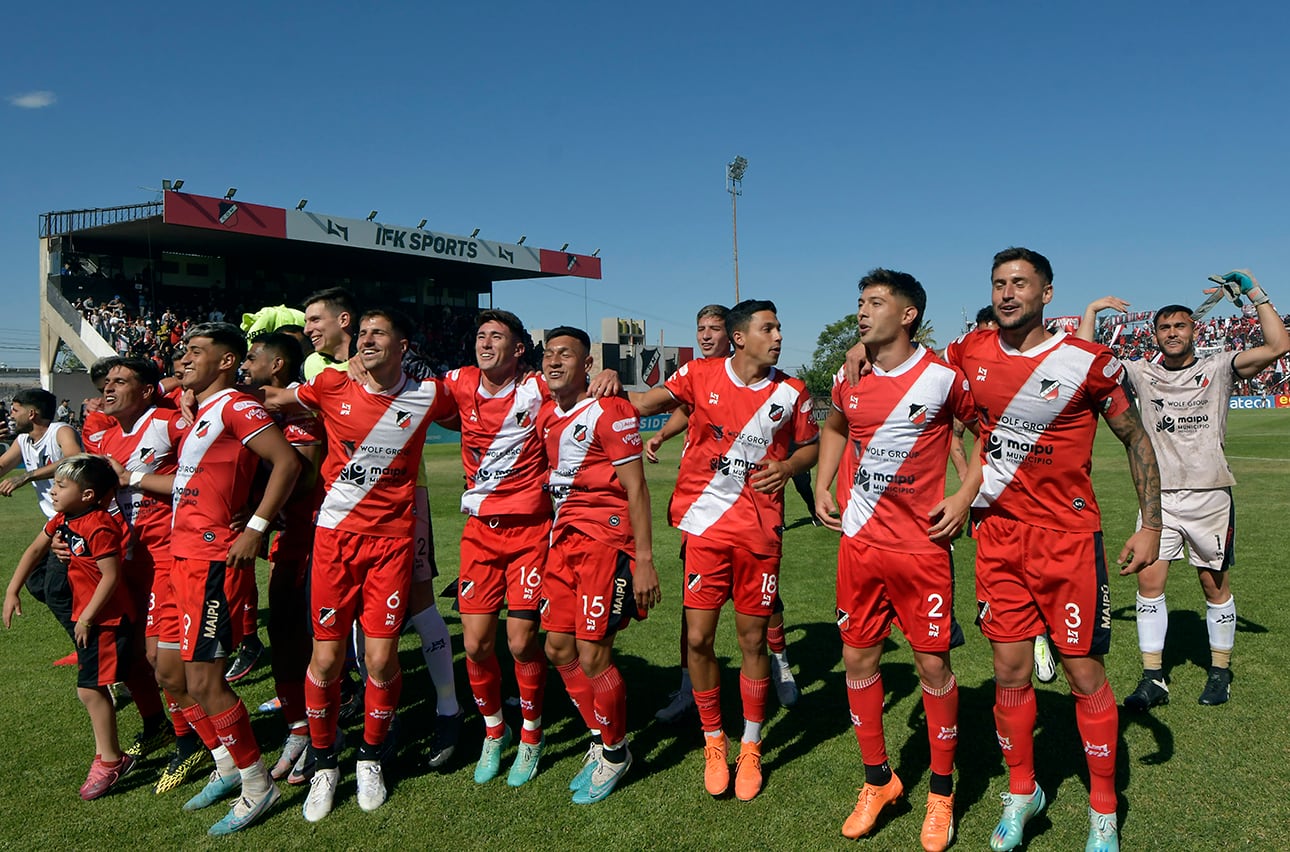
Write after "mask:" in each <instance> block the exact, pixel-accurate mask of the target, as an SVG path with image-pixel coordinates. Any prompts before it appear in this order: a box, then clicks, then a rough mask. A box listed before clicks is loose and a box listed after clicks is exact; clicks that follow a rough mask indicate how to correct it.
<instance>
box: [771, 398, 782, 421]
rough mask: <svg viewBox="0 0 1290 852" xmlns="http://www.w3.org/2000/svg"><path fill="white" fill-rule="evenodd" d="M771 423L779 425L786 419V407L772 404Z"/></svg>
mask: <svg viewBox="0 0 1290 852" xmlns="http://www.w3.org/2000/svg"><path fill="white" fill-rule="evenodd" d="M769 417H770V422H772V423H778V422H779V421H780V420H782V419H783V417H784V406H782V405H779V404H778V403H774V402H772V403H771V404H770V415H769Z"/></svg>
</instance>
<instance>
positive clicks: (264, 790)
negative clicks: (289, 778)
mask: <svg viewBox="0 0 1290 852" xmlns="http://www.w3.org/2000/svg"><path fill="white" fill-rule="evenodd" d="M238 772H240V773H242V795H243V796H245V797H246V798H248V799H250V800H251V801H256V800H257V799H262V798H264V797H265V796H267V795H268V794H269V788H270V787H271V786H273V780H272V779H271V778H270V777H269V771H268V770H267V769H265V768H264V758H260V759H259V760H257V761H256V762H255V763H252V764H251V765H250V766H248V767H246V768H245V769H239V770H238Z"/></svg>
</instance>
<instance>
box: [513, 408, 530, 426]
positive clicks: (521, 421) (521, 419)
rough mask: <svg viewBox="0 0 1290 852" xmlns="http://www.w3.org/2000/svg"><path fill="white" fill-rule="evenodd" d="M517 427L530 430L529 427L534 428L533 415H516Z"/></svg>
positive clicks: (524, 413)
mask: <svg viewBox="0 0 1290 852" xmlns="http://www.w3.org/2000/svg"><path fill="white" fill-rule="evenodd" d="M515 425H516V426H522V427H524V428H528V427H529V426H532V425H533V415H531V414H529V413H528V412H527V411H521V412H519V413H518V414H516V415H515Z"/></svg>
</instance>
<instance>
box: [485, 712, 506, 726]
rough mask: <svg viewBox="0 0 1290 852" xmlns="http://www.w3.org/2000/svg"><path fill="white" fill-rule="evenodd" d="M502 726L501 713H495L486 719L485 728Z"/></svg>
mask: <svg viewBox="0 0 1290 852" xmlns="http://www.w3.org/2000/svg"><path fill="white" fill-rule="evenodd" d="M500 724H502V714H501V713H500V712H497V713H493V714H491V715H489V716H485V717H484V725H485V727H489V728H492V727H496V726H497V725H500Z"/></svg>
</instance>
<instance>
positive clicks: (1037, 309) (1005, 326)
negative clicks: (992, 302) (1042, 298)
mask: <svg viewBox="0 0 1290 852" xmlns="http://www.w3.org/2000/svg"><path fill="white" fill-rule="evenodd" d="M995 315H996V317H997V318H998V321H999V329H1000V330H1001V331H1015V330H1017V329H1021V328H1028V327H1030V326H1032V325H1035V324H1036V323H1039V322H1042V321H1043V317H1044V303H1043V302H1040V303H1038V304H1037V305H1035V306H1034V307H1031V308H1023V309H1022V310H1021V311H1019V312H1017V313H1013V314H1007V315H1005V314H1001V313H999V311H998V310H997V309H996V310H995Z"/></svg>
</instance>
